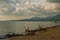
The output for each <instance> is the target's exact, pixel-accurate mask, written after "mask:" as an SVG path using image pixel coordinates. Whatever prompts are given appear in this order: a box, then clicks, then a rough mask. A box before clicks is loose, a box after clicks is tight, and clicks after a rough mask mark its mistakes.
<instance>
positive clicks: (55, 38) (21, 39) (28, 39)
mask: <svg viewBox="0 0 60 40" xmlns="http://www.w3.org/2000/svg"><path fill="white" fill-rule="evenodd" d="M10 40H60V27H56V28H49V29H47V31H43V30H42V31H37V32H35V35H34V36H30V35H29V36H17V37H13V38H11V39H10Z"/></svg>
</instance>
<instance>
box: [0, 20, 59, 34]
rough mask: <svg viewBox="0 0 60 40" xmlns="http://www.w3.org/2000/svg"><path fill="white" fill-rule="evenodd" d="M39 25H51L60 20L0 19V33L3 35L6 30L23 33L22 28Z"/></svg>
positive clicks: (31, 27)
mask: <svg viewBox="0 0 60 40" xmlns="http://www.w3.org/2000/svg"><path fill="white" fill-rule="evenodd" d="M39 25H41V27H43V28H44V27H51V26H54V25H60V21H58V23H54V21H0V35H5V34H7V33H8V32H14V33H23V32H24V28H27V27H29V28H30V29H37V28H38V27H39Z"/></svg>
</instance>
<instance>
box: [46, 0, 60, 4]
mask: <svg viewBox="0 0 60 40" xmlns="http://www.w3.org/2000/svg"><path fill="white" fill-rule="evenodd" d="M47 1H48V2H52V3H60V0H47Z"/></svg>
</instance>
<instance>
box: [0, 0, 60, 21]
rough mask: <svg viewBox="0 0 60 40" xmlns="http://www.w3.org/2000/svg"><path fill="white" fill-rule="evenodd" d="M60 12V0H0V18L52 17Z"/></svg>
mask: <svg viewBox="0 0 60 40" xmlns="http://www.w3.org/2000/svg"><path fill="white" fill-rule="evenodd" d="M58 14H60V0H0V20H21V19H26V18H32V17H40V18H43V17H51V16H56V15H58Z"/></svg>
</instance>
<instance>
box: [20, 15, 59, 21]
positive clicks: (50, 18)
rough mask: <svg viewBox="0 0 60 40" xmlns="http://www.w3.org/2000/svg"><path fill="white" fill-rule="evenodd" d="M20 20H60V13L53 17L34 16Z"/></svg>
mask: <svg viewBox="0 0 60 40" xmlns="http://www.w3.org/2000/svg"><path fill="white" fill-rule="evenodd" d="M20 21H60V14H58V15H56V16H53V17H46V18H40V17H32V18H30V19H23V20H20Z"/></svg>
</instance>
